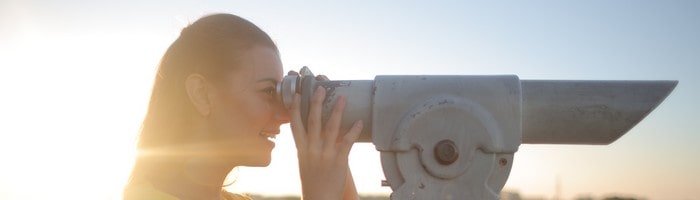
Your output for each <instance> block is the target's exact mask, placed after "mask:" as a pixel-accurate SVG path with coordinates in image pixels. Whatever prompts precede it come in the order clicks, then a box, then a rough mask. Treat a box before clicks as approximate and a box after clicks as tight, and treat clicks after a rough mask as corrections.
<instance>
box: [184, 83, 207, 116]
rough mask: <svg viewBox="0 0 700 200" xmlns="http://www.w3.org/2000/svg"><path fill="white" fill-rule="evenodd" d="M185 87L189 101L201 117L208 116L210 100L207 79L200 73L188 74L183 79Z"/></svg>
mask: <svg viewBox="0 0 700 200" xmlns="http://www.w3.org/2000/svg"><path fill="white" fill-rule="evenodd" d="M185 89H186V90H187V96H188V97H189V98H190V102H192V105H193V106H194V107H195V109H197V112H198V113H199V114H200V115H202V116H203V117H207V116H209V113H210V111H211V102H210V101H209V93H210V92H211V91H209V88H208V85H207V79H206V78H204V76H202V75H200V74H190V75H189V76H187V79H185Z"/></svg>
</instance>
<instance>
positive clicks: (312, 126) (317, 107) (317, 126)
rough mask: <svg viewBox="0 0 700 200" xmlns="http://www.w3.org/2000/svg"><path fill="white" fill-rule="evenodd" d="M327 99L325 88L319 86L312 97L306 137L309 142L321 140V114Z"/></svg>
mask: <svg viewBox="0 0 700 200" xmlns="http://www.w3.org/2000/svg"><path fill="white" fill-rule="evenodd" d="M325 98H326V90H325V88H323V87H321V86H318V88H316V91H315V92H314V95H313V96H312V97H311V102H310V103H311V106H309V116H308V119H307V120H308V122H307V127H306V130H307V131H308V132H307V133H306V136H307V137H309V140H314V141H318V140H320V138H321V136H320V135H321V126H322V124H321V123H322V122H321V113H322V112H323V100H324V99H325Z"/></svg>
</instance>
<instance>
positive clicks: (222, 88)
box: [207, 46, 289, 166]
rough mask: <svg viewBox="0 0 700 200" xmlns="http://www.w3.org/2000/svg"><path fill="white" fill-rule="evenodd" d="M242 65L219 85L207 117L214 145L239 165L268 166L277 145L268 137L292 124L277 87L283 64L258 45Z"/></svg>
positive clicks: (227, 75)
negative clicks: (278, 96)
mask: <svg viewBox="0 0 700 200" xmlns="http://www.w3.org/2000/svg"><path fill="white" fill-rule="evenodd" d="M237 59H238V64H239V66H238V67H237V68H236V69H234V70H231V71H229V72H228V73H227V74H225V75H224V77H225V78H224V81H223V82H222V83H223V84H217V87H216V91H215V92H214V96H213V97H212V98H211V99H213V100H212V102H211V105H212V107H211V114H210V115H209V117H208V120H207V121H208V122H209V127H210V128H211V129H210V132H211V133H212V134H214V140H216V141H214V142H213V143H214V145H215V146H216V150H217V151H221V152H220V153H223V154H221V155H224V156H225V158H226V159H230V160H231V161H233V162H235V164H236V165H245V166H267V165H268V164H269V163H270V155H271V152H272V148H274V146H275V143H274V142H272V141H271V140H270V138H269V137H274V136H275V135H277V134H279V132H280V125H282V124H284V123H288V122H289V115H288V113H287V110H286V109H285V107H284V105H282V103H280V102H279V101H278V100H277V97H276V93H275V91H276V90H275V86H276V85H277V82H279V81H281V80H282V74H283V72H282V63H281V61H280V58H279V56H278V54H277V52H276V51H275V50H273V49H272V48H269V47H263V46H255V47H253V48H251V49H249V50H248V51H247V52H246V53H245V54H244V55H239V57H238V58H237Z"/></svg>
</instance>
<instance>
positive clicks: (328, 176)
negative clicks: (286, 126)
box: [291, 87, 362, 200]
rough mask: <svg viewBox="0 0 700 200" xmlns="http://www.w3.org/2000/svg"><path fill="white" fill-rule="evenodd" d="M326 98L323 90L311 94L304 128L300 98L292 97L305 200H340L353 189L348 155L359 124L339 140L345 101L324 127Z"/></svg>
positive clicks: (339, 101)
mask: <svg viewBox="0 0 700 200" xmlns="http://www.w3.org/2000/svg"><path fill="white" fill-rule="evenodd" d="M325 96H326V90H325V89H324V88H323V87H318V88H317V89H316V91H315V92H314V95H313V97H311V106H310V108H309V116H308V124H307V126H306V127H304V123H303V120H302V118H301V111H300V107H301V106H300V104H301V99H300V96H299V94H295V95H294V100H293V102H292V107H291V115H292V116H291V117H292V119H291V127H292V133H293V135H294V141H295V143H296V147H297V156H298V157H299V173H300V175H301V185H302V195H303V198H304V199H306V200H309V199H323V200H332V199H342V198H343V197H344V192H346V193H347V191H348V188H352V189H354V184H353V183H352V177H350V178H348V177H347V176H350V171H349V169H348V154H349V153H350V149H351V148H352V145H353V144H354V143H355V141H356V140H357V138H358V137H359V135H360V132H361V131H362V121H357V122H355V124H353V126H352V128H351V129H350V130H349V131H348V132H347V133H344V134H343V135H340V136H341V137H340V138H339V134H340V133H339V132H340V121H341V118H342V114H343V110H344V109H345V104H346V99H345V97H343V96H339V97H338V99H337V101H336V104H335V105H334V107H333V111H332V113H331V116H330V117H329V118H328V121H327V122H326V124H322V122H321V112H322V104H323V100H324V99H325ZM346 181H348V183H347V184H346ZM348 184H353V185H348ZM354 195H356V192H355V194H354ZM345 196H346V197H349V196H353V194H349V196H348V194H346V195H345ZM354 198H356V196H355V197H354Z"/></svg>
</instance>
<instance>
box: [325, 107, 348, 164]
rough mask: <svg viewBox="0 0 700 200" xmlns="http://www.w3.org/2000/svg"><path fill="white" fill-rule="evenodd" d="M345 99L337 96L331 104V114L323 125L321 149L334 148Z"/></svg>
mask: <svg viewBox="0 0 700 200" xmlns="http://www.w3.org/2000/svg"><path fill="white" fill-rule="evenodd" d="M345 104H346V99H345V97H344V96H339V97H338V98H337V100H336V102H335V106H333V111H332V112H331V116H330V117H329V118H328V121H327V122H326V124H325V127H324V133H323V134H324V135H323V137H322V138H323V140H324V145H323V146H324V147H323V149H324V150H326V151H328V150H331V149H332V148H335V145H336V142H337V141H338V132H339V129H340V120H341V119H342V118H343V111H344V110H345Z"/></svg>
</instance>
